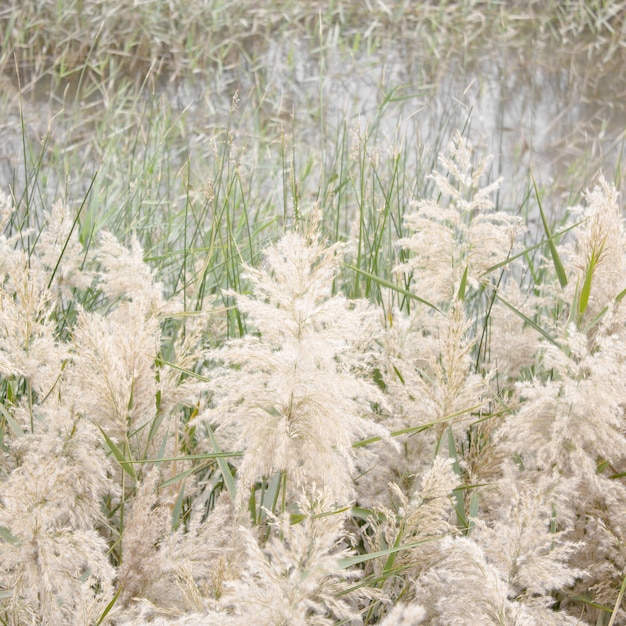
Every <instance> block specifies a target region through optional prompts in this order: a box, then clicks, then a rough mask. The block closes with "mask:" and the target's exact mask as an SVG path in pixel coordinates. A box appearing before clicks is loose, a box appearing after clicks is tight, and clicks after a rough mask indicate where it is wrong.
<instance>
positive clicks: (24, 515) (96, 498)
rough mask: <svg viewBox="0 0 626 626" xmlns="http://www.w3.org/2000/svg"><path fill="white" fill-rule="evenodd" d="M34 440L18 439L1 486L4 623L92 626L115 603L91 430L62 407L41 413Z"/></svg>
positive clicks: (99, 461) (103, 486)
mask: <svg viewBox="0 0 626 626" xmlns="http://www.w3.org/2000/svg"><path fill="white" fill-rule="evenodd" d="M36 417H37V420H38V421H39V423H38V425H37V428H35V432H36V433H37V434H26V435H24V436H22V437H21V438H19V439H17V440H16V441H15V442H14V444H13V446H12V448H11V452H12V453H13V454H15V456H16V466H15V467H14V468H13V469H12V471H11V473H10V474H9V476H8V477H7V478H6V479H5V480H4V481H3V482H2V485H1V492H0V526H1V527H4V528H5V529H6V530H7V531H8V532H9V533H10V535H11V537H12V539H11V540H9V541H2V542H0V585H1V586H2V587H3V588H4V589H6V590H10V591H11V592H12V595H11V597H10V599H9V600H8V601H6V605H5V606H6V608H7V615H8V616H9V623H10V624H12V625H15V626H18V625H21V624H30V623H33V624H35V623H46V624H70V625H76V626H79V625H81V624H86V623H90V622H92V621H94V620H95V619H97V618H98V616H99V614H100V613H101V612H102V611H103V610H104V607H105V606H106V604H107V603H108V601H109V600H110V599H111V598H112V596H113V591H112V582H113V577H114V572H113V568H112V567H111V565H110V563H109V561H108V555H107V553H108V546H107V545H106V542H105V541H104V539H103V538H102V537H101V536H100V534H99V533H98V532H97V531H96V526H97V524H99V523H100V521H101V513H100V500H101V498H102V497H104V495H105V494H107V493H113V492H114V491H115V490H114V489H113V488H112V486H111V484H110V481H109V479H108V476H107V468H108V467H109V465H108V461H107V460H106V458H105V456H104V455H103V454H102V451H101V450H100V448H99V447H98V444H97V441H98V435H97V434H96V433H95V432H94V429H93V426H91V425H90V424H88V423H86V422H83V421H82V420H80V419H79V418H77V417H75V416H73V415H72V414H71V413H70V412H68V410H67V409H66V408H64V407H61V406H59V407H47V408H46V409H38V411H37V416H36Z"/></svg>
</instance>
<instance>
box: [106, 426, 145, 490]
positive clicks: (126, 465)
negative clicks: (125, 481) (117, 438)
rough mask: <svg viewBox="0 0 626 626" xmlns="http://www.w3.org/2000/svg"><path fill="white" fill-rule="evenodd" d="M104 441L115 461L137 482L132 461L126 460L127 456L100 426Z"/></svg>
mask: <svg viewBox="0 0 626 626" xmlns="http://www.w3.org/2000/svg"><path fill="white" fill-rule="evenodd" d="M98 428H99V430H100V432H101V433H102V436H103V437H104V440H105V442H106V444H107V447H108V448H109V450H110V451H111V453H112V454H113V456H114V457H115V460H116V461H117V462H118V463H119V464H120V467H121V468H122V469H123V470H124V471H125V472H126V473H127V474H128V475H129V476H130V477H131V478H132V479H133V480H137V474H136V473H135V468H134V467H133V463H132V461H130V460H129V459H127V458H126V455H125V454H124V453H123V452H122V451H121V450H120V449H119V447H118V446H117V445H115V442H114V441H112V440H111V438H110V437H109V436H108V435H107V434H106V433H105V432H104V430H103V429H102V427H101V426H98Z"/></svg>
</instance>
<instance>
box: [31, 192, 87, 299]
mask: <svg viewBox="0 0 626 626" xmlns="http://www.w3.org/2000/svg"><path fill="white" fill-rule="evenodd" d="M44 217H45V220H46V222H45V224H44V226H43V227H42V229H41V233H40V235H39V238H38V241H37V245H36V253H37V255H36V258H37V261H38V263H39V264H41V265H42V266H43V268H44V272H45V276H46V278H47V279H48V282H49V283H50V289H51V290H52V292H53V293H58V294H59V297H61V298H63V299H64V300H68V299H69V298H71V297H72V292H73V290H74V289H84V288H86V287H88V286H89V285H90V284H91V282H92V280H93V278H94V274H93V272H90V271H87V270H86V269H84V264H85V261H86V253H85V250H84V248H83V246H82V244H81V243H80V241H79V239H78V227H77V226H76V225H75V224H74V217H73V216H72V214H71V212H70V210H69V207H68V206H67V205H66V204H64V203H63V202H61V201H57V202H55V203H54V204H53V205H52V209H51V210H50V211H46V212H45V214H44Z"/></svg>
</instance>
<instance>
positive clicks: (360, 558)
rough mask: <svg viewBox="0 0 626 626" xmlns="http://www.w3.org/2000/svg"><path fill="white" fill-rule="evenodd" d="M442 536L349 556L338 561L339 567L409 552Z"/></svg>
mask: <svg viewBox="0 0 626 626" xmlns="http://www.w3.org/2000/svg"><path fill="white" fill-rule="evenodd" d="M442 537H443V535H441V536H438V537H429V538H428V539H422V540H421V541H414V542H413V543H407V544H404V545H402V546H395V547H393V548H388V549H387V550H378V551H377V552H369V553H367V554H358V555H356V556H349V557H347V558H345V559H339V567H340V568H342V569H347V568H348V567H352V566H353V565H358V564H359V563H366V562H367V561H371V560H372V559H378V558H380V557H383V556H389V555H390V554H395V553H396V552H402V550H411V549H412V548H417V547H418V546H423V545H424V544H425V543H430V542H431V541H437V540H439V539H441V538H442Z"/></svg>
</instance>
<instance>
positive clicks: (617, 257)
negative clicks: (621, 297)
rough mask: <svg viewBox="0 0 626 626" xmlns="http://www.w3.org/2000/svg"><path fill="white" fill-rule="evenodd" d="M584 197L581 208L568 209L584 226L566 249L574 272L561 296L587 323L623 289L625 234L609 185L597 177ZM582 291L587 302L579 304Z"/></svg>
mask: <svg viewBox="0 0 626 626" xmlns="http://www.w3.org/2000/svg"><path fill="white" fill-rule="evenodd" d="M584 197H585V206H584V207H574V208H573V209H572V212H573V215H574V219H576V220H578V219H583V220H584V223H583V224H582V225H581V226H580V227H579V228H578V229H577V230H576V231H575V236H576V240H575V245H573V246H569V248H570V254H569V255H568V256H569V259H568V260H569V266H570V267H573V268H574V270H575V273H574V276H573V277H572V279H571V280H570V282H569V284H568V289H567V290H566V294H565V297H566V299H567V300H569V301H570V302H572V301H574V302H575V305H576V306H577V307H578V311H577V312H576V313H577V315H578V316H583V315H584V318H585V320H587V321H591V320H593V319H594V317H595V316H596V315H597V314H598V313H600V311H601V310H602V309H603V308H604V307H607V306H611V307H613V306H614V305H615V302H614V298H615V297H616V296H617V295H618V294H619V293H620V292H621V291H622V290H623V289H624V287H626V280H625V279H624V276H625V275H626V235H625V233H624V220H623V215H622V207H621V206H620V205H619V204H618V194H617V191H616V189H615V186H614V185H613V184H610V183H608V182H607V181H606V179H605V178H604V176H600V178H599V180H598V182H597V184H596V185H595V186H594V187H593V188H592V189H591V190H587V191H586V192H585V194H584ZM567 247H568V246H566V248H567ZM586 282H587V283H588V284H587V285H585V283H586ZM586 289H588V292H587V294H586V296H585V297H586V298H588V301H584V300H583V302H582V303H581V300H580V299H581V297H582V295H583V291H584V290H586ZM575 295H576V296H577V297H576V298H575ZM623 315H624V314H623V313H622V314H621V317H623ZM616 322H618V320H615V321H614V324H615V323H616Z"/></svg>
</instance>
